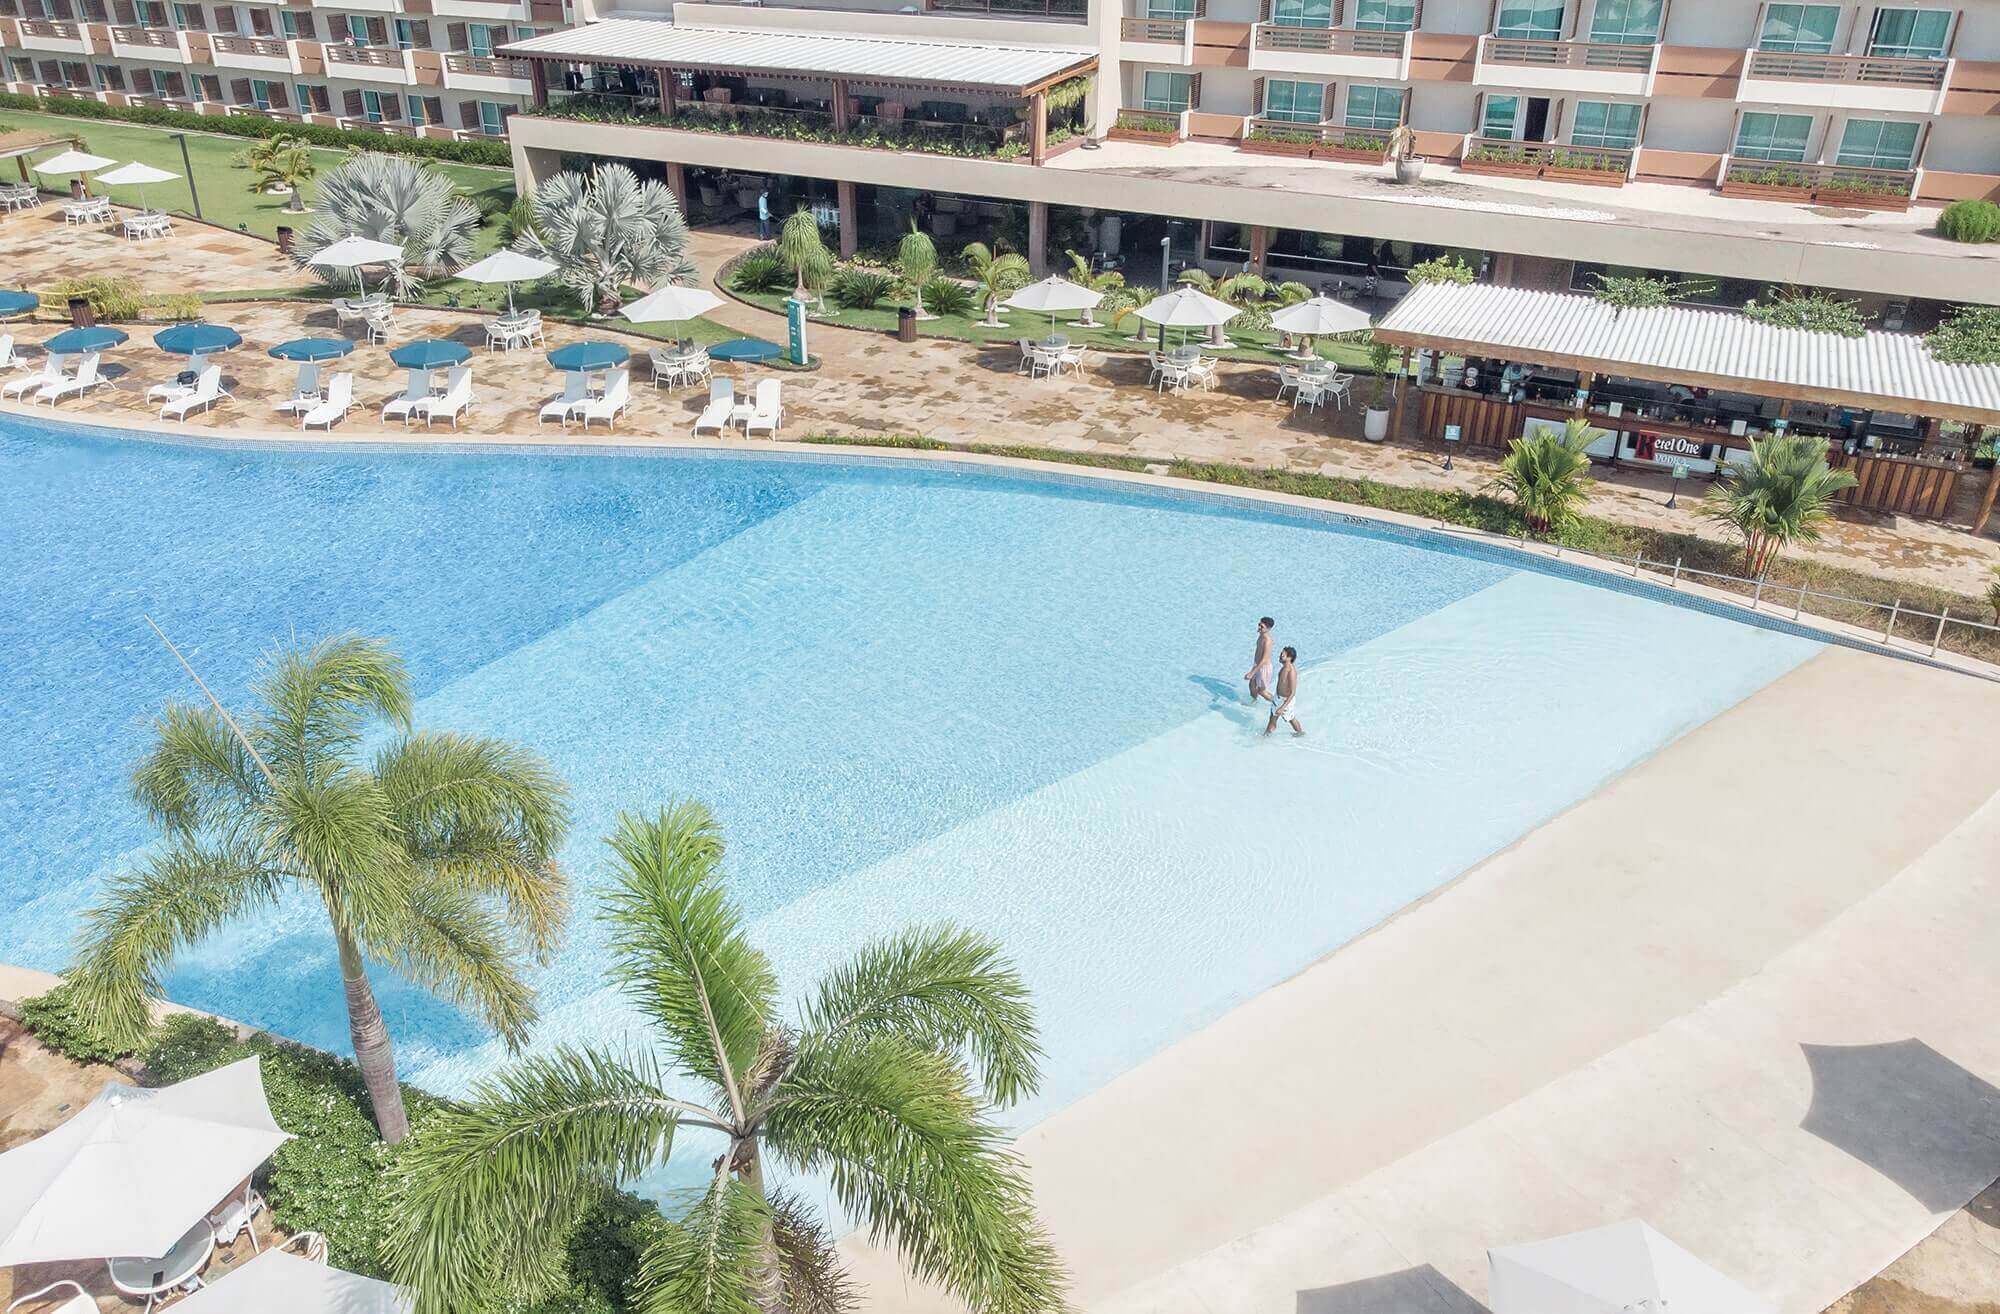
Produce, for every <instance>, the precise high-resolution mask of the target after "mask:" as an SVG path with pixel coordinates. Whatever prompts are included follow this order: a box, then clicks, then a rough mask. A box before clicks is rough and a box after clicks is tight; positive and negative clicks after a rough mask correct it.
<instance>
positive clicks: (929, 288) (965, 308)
mask: <svg viewBox="0 0 2000 1314" xmlns="http://www.w3.org/2000/svg"><path fill="white" fill-rule="evenodd" d="M924 309H925V310H928V311H930V312H931V314H933V315H970V314H971V313H972V289H971V288H969V287H967V286H966V285H965V284H963V283H961V282H959V281H958V280H957V279H955V278H945V277H942V276H940V277H937V278H933V279H932V280H931V281H930V282H928V283H926V284H924Z"/></svg>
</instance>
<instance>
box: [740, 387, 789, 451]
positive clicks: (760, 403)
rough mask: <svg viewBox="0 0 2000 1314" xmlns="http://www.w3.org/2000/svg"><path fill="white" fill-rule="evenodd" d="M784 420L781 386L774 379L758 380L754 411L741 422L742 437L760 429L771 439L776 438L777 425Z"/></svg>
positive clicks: (782, 390) (783, 400) (782, 389)
mask: <svg viewBox="0 0 2000 1314" xmlns="http://www.w3.org/2000/svg"><path fill="white" fill-rule="evenodd" d="M784 418H785V399H784V388H783V385H782V384H780V383H779V382H778V380H776V379H760V380H759V381H758V383H757V397H756V409H755V410H753V411H752V412H751V413H750V418H749V419H748V420H745V421H744V422H743V433H744V436H746V437H748V436H749V435H750V434H753V433H756V432H757V431H758V430H759V429H762V430H763V431H764V432H765V433H768V434H770V435H771V436H772V437H773V438H776V437H777V436H778V425H779V424H780V423H782V422H783V421H784Z"/></svg>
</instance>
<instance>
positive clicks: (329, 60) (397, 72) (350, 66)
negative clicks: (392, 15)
mask: <svg viewBox="0 0 2000 1314" xmlns="http://www.w3.org/2000/svg"><path fill="white" fill-rule="evenodd" d="M325 57H326V75H327V76H328V77H330V78H347V79H349V80H350V81H354V82H379V83H383V84H385V85H388V86H393V87H408V86H414V85H416V82H417V70H416V61H415V59H414V58H413V52H411V51H408V50H394V49H391V48H390V47H388V46H354V45H347V44H345V43H338V42H329V43H328V44H327V46H326V48H325Z"/></svg>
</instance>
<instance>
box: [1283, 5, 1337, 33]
mask: <svg viewBox="0 0 2000 1314" xmlns="http://www.w3.org/2000/svg"><path fill="white" fill-rule="evenodd" d="M1271 22H1272V23H1273V24H1274V25H1275V26H1278V27H1332V26H1333V0H1272V5H1271Z"/></svg>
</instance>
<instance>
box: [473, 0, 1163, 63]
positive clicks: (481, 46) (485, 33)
mask: <svg viewBox="0 0 2000 1314" xmlns="http://www.w3.org/2000/svg"><path fill="white" fill-rule="evenodd" d="M1188 3H1189V6H1190V8H1189V16H1190V17H1192V16H1193V8H1192V6H1193V3H1194V0H1188ZM496 37H497V38H498V39H497V40H496V39H495V38H496ZM506 43H507V29H506V28H504V27H497V28H496V27H492V26H490V25H488V24H486V23H467V24H466V25H465V50H466V53H467V54H470V55H490V54H492V53H493V47H494V46H496V45H505V44H506Z"/></svg>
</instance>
